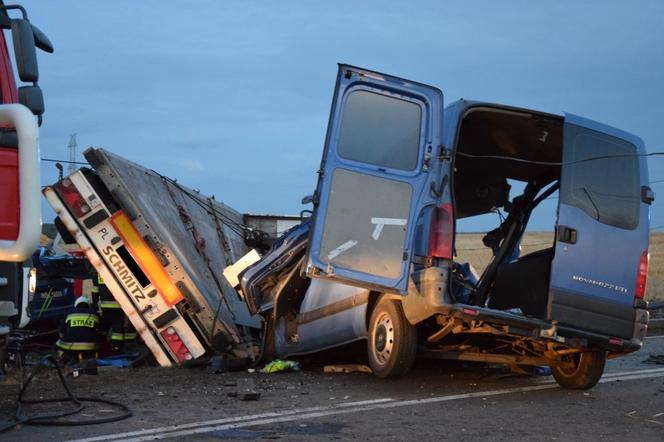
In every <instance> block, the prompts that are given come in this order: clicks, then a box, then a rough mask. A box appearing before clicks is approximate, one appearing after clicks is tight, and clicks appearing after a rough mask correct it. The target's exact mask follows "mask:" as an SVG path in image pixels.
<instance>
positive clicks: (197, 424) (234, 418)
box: [72, 398, 394, 442]
mask: <svg viewBox="0 0 664 442" xmlns="http://www.w3.org/2000/svg"><path fill="white" fill-rule="evenodd" d="M393 400H394V399H391V398H381V399H371V400H366V401H357V402H342V403H339V404H335V405H318V406H314V407H307V408H294V409H292V410H284V411H281V412H277V411H272V412H267V413H260V414H249V415H245V416H232V417H227V418H223V419H214V420H209V421H203V422H192V423H189V424H181V425H169V426H167V427H159V428H151V429H147V430H137V431H130V432H127V433H118V434H107V435H103V436H94V437H89V438H85V439H77V440H75V441H72V442H96V441H109V440H115V439H121V438H123V437H131V436H141V435H145V434H154V433H157V432H167V431H176V430H183V429H186V428H194V427H200V426H201V425H217V424H224V423H229V422H238V421H245V420H252V419H262V418H268V417H274V416H284V415H289V414H302V413H310V412H313V411H322V410H330V409H335V408H344V407H357V406H361V405H372V404H380V403H382V402H390V401H393Z"/></svg>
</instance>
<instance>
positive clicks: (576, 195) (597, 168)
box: [560, 124, 640, 230]
mask: <svg viewBox="0 0 664 442" xmlns="http://www.w3.org/2000/svg"><path fill="white" fill-rule="evenodd" d="M565 146H567V148H566V149H565V156H564V161H565V162H574V161H579V160H584V159H588V158H595V157H604V156H610V155H616V156H619V157H617V158H603V159H598V160H592V161H584V162H580V163H576V164H572V165H569V166H565V167H563V173H562V182H561V186H560V191H561V195H560V197H561V202H563V203H564V204H569V205H572V206H575V207H578V208H579V209H581V210H583V211H584V212H586V213H587V214H588V215H590V216H591V217H593V218H595V219H596V220H598V221H599V222H601V223H604V224H608V225H611V226H615V227H620V228H622V229H628V230H633V229H635V228H636V227H637V225H638V224H639V202H640V198H639V183H640V179H639V159H638V157H637V156H636V153H637V150H636V147H635V146H634V145H633V144H631V143H628V142H627V141H625V140H622V139H620V138H616V137H612V136H610V135H607V134H604V133H601V132H596V131H593V130H590V129H586V128H583V127H580V126H576V125H573V124H566V125H565ZM624 155H634V156H624Z"/></svg>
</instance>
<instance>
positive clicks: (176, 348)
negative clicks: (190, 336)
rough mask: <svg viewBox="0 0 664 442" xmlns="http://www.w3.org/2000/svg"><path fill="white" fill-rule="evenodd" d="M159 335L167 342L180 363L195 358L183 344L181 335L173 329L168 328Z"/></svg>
mask: <svg viewBox="0 0 664 442" xmlns="http://www.w3.org/2000/svg"><path fill="white" fill-rule="evenodd" d="M159 334H160V335H161V337H162V338H164V341H166V343H167V344H168V346H169V347H170V348H171V351H173V354H174V355H175V358H176V359H177V360H178V361H179V362H183V361H189V360H191V359H192V358H193V357H192V356H191V353H189V349H188V348H187V346H186V345H184V342H182V339H181V338H180V335H178V332H177V331H175V329H174V328H173V327H168V328H167V329H166V330H162V331H161V332H160V333H159Z"/></svg>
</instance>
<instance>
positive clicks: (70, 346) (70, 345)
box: [55, 339, 99, 351]
mask: <svg viewBox="0 0 664 442" xmlns="http://www.w3.org/2000/svg"><path fill="white" fill-rule="evenodd" d="M55 345H56V346H57V347H58V348H60V349H62V350H70V351H90V350H97V349H98V348H99V344H95V343H94V342H65V341H63V340H62V339H58V342H56V343H55Z"/></svg>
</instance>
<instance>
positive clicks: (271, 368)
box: [261, 359, 300, 374]
mask: <svg viewBox="0 0 664 442" xmlns="http://www.w3.org/2000/svg"><path fill="white" fill-rule="evenodd" d="M284 371H300V363H299V362H295V361H287V360H285V359H275V360H274V361H272V362H270V363H269V364H267V365H266V366H265V367H263V369H262V370H261V373H268V374H269V373H280V372H284Z"/></svg>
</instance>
